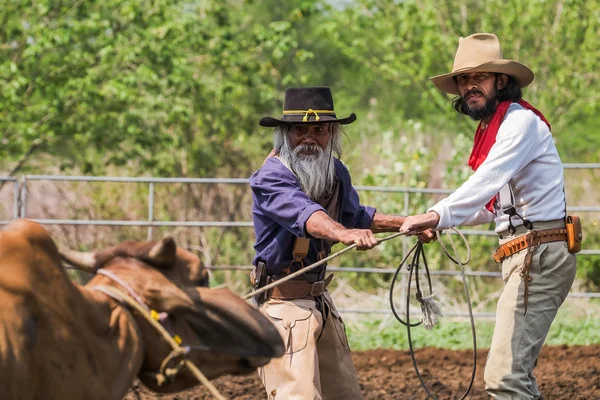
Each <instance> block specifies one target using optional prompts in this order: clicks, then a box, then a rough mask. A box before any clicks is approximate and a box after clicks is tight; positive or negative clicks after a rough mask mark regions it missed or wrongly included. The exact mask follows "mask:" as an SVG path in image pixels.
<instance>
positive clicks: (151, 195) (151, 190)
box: [148, 182, 154, 241]
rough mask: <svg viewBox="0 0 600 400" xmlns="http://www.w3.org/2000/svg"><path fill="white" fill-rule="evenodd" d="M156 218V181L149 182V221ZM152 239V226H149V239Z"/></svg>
mask: <svg viewBox="0 0 600 400" xmlns="http://www.w3.org/2000/svg"><path fill="white" fill-rule="evenodd" d="M153 220H154V182H150V183H149V184H148V222H152V221H153ZM150 240H152V226H149V227H148V241H150Z"/></svg>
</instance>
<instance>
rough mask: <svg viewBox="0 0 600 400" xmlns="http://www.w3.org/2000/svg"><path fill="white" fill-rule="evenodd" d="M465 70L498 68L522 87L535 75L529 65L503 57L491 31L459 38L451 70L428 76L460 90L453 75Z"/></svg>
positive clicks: (441, 86)
mask: <svg viewBox="0 0 600 400" xmlns="http://www.w3.org/2000/svg"><path fill="white" fill-rule="evenodd" d="M465 72H496V73H500V74H506V75H510V76H512V77H514V78H515V79H516V80H517V82H518V83H519V86H520V87H522V88H523V87H525V86H527V85H529V84H530V83H531V82H532V81H533V78H534V76H533V72H532V71H531V70H530V69H529V67H527V66H525V65H523V64H521V63H519V62H516V61H513V60H505V59H504V58H503V57H502V50H501V49H500V41H499V40H498V37H497V36H496V35H494V34H491V33H475V34H473V35H471V36H467V37H466V38H463V37H461V38H459V39H458V50H456V56H454V65H453V66H452V72H450V73H449V74H444V75H438V76H434V77H431V78H429V79H431V81H432V82H433V84H434V85H435V86H437V87H438V88H439V89H440V90H442V91H444V92H446V93H450V94H460V93H459V92H458V88H457V87H456V81H455V80H454V77H455V76H456V75H460V74H464V73H465Z"/></svg>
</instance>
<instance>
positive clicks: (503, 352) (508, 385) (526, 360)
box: [484, 221, 576, 399]
mask: <svg viewBox="0 0 600 400" xmlns="http://www.w3.org/2000/svg"><path fill="white" fill-rule="evenodd" d="M564 224H565V223H564V221H549V222H535V223H534V224H533V227H534V229H535V230H542V229H550V228H559V227H564ZM524 233H526V230H525V228H523V227H522V226H521V227H517V232H516V233H515V234H514V235H511V234H507V232H502V233H501V234H500V237H501V239H500V244H504V243H506V242H507V241H509V240H511V239H514V238H515V237H518V236H520V235H523V234H524ZM527 251H528V249H526V250H522V251H520V252H518V253H516V254H513V255H512V256H510V257H508V258H507V259H505V260H504V261H503V262H502V278H503V279H504V283H505V286H504V290H503V291H502V294H501V295H500V299H499V300H498V306H497V310H496V327H495V329H494V336H493V338H492V344H491V346H490V351H489V354H488V359H487V363H486V366H485V372H484V380H485V388H486V391H487V392H488V394H489V395H491V396H492V397H493V398H498V399H539V398H540V393H539V391H538V386H537V383H536V380H535V377H534V376H533V368H534V367H535V365H536V363H537V358H538V355H539V354H540V351H541V349H542V344H543V343H544V340H545V339H546V335H547V334H548V331H549V330H550V325H551V324H552V321H553V320H554V317H555V316H556V313H557V311H558V308H559V307H560V305H561V304H562V303H563V301H564V300H565V298H566V297H567V294H568V292H569V289H570V288H571V285H572V283H573V280H574V279H575V268H576V260H575V255H574V254H570V253H569V252H568V250H567V244H566V242H551V243H545V244H542V245H540V246H538V247H537V248H536V249H535V252H534V254H533V257H532V261H531V267H530V276H531V278H532V280H531V281H530V282H529V285H528V287H529V302H528V307H527V314H525V315H524V312H525V301H524V284H523V278H522V277H521V276H519V273H520V272H521V270H522V268H523V262H524V259H525V255H526V254H527Z"/></svg>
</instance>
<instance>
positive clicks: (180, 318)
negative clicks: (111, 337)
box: [62, 238, 284, 393]
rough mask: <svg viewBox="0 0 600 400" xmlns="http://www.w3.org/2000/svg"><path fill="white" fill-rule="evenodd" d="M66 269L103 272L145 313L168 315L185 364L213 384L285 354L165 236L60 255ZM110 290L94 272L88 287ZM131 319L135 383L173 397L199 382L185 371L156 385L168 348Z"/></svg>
mask: <svg viewBox="0 0 600 400" xmlns="http://www.w3.org/2000/svg"><path fill="white" fill-rule="evenodd" d="M62 255H63V258H64V259H65V261H67V262H68V263H69V264H72V265H74V266H76V267H79V268H82V269H86V270H88V271H97V270H98V269H99V268H102V269H104V270H106V271H109V272H110V273H111V274H114V275H116V276H118V278H119V279H120V280H122V281H124V282H125V283H126V284H127V285H128V286H130V287H131V288H132V289H133V291H134V292H136V293H137V294H138V295H139V296H140V297H141V298H142V300H143V302H144V303H145V304H146V305H147V306H148V307H149V308H151V309H153V310H156V311H158V312H159V313H160V312H166V313H167V314H168V318H167V319H166V321H165V326H167V327H168V328H169V329H170V330H171V331H172V333H173V334H177V335H178V336H179V337H181V339H182V341H183V343H182V345H183V346H189V347H190V349H191V350H190V352H189V354H188V359H190V360H191V361H193V362H194V363H195V364H196V365H197V366H198V367H199V368H200V369H201V370H202V372H203V373H204V374H205V375H206V376H207V377H208V378H209V379H213V378H216V377H218V376H221V375H224V374H244V373H249V372H251V371H253V370H254V369H256V368H257V367H259V366H262V365H264V364H266V363H267V362H268V361H269V360H270V359H271V358H273V357H280V356H281V355H282V354H283V351H284V347H283V341H282V339H281V337H280V335H279V333H278V332H277V330H276V329H275V327H274V326H273V325H272V324H271V322H270V321H269V320H268V319H267V318H266V317H264V316H263V315H262V314H261V313H260V312H259V311H258V310H256V309H255V308H254V307H252V306H251V305H249V304H248V303H247V302H245V301H244V300H242V299H241V298H240V297H238V296H236V295H234V294H233V293H232V292H230V291H229V290H227V289H209V288H206V287H202V286H203V285H205V284H206V277H207V275H206V270H205V269H204V268H203V267H202V266H201V264H200V260H199V258H198V257H197V256H196V255H194V254H193V253H190V252H188V251H186V250H184V249H182V248H179V247H177V246H176V244H175V242H174V240H173V239H171V238H166V239H163V240H161V241H159V242H149V243H133V242H126V243H123V244H121V245H118V246H115V247H112V248H110V249H107V250H103V251H98V252H95V253H81V252H73V251H62ZM96 285H110V286H113V287H115V288H117V289H123V288H122V287H121V285H120V284H119V283H117V282H115V281H114V280H113V279H111V278H109V277H107V276H105V275H101V274H98V275H96V276H95V277H94V278H92V280H90V282H88V284H87V285H86V286H87V287H90V286H96ZM134 315H136V320H137V321H138V325H139V327H140V330H141V332H142V335H143V338H144V342H145V346H144V347H145V353H144V361H143V365H142V369H141V371H140V374H139V378H140V379H141V380H142V382H144V384H146V385H147V386H149V387H150V388H151V389H153V390H155V391H158V392H163V393H166V392H174V391H179V390H183V389H186V388H189V387H192V386H194V385H196V384H198V382H197V381H196V379H195V378H194V377H193V376H192V375H191V374H190V373H189V372H188V371H186V370H185V368H183V369H182V370H181V371H180V372H179V374H178V375H177V377H176V378H175V379H174V380H173V381H172V382H168V383H164V384H162V385H161V386H159V385H158V384H157V381H156V379H155V377H154V376H152V374H151V373H152V372H156V371H158V370H159V369H160V365H161V363H162V362H163V361H164V359H165V357H166V356H167V355H168V354H169V353H170V351H171V349H170V347H169V346H168V344H167V343H166V341H165V340H164V339H162V338H161V337H160V336H159V334H158V333H157V332H156V331H155V330H154V329H153V328H152V327H151V326H150V324H149V323H148V322H147V321H145V320H143V319H142V318H141V317H140V316H139V315H137V314H136V313H134Z"/></svg>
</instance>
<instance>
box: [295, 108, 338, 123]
mask: <svg viewBox="0 0 600 400" xmlns="http://www.w3.org/2000/svg"><path fill="white" fill-rule="evenodd" d="M318 113H321V114H333V115H335V111H333V110H313V109H312V108H309V109H308V110H284V111H283V115H302V114H304V117H302V121H303V122H307V121H308V116H309V115H310V114H315V120H316V121H319V120H320V119H321V117H319V114H318Z"/></svg>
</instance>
